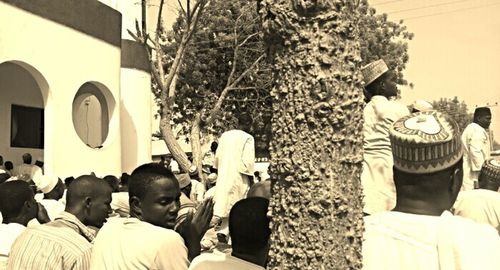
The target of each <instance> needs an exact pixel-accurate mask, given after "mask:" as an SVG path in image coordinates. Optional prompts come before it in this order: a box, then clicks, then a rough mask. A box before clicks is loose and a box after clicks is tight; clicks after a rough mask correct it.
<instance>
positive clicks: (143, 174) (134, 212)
mask: <svg viewBox="0 0 500 270" xmlns="http://www.w3.org/2000/svg"><path fill="white" fill-rule="evenodd" d="M128 192H129V203H130V215H131V216H132V217H135V218H138V219H139V220H142V221H145V222H148V223H150V224H153V225H156V226H159V227H162V228H167V229H173V228H174V227H175V224H176V218H177V213H178V212H179V208H180V196H181V191H180V188H179V183H178V182H177V179H176V178H175V176H174V174H173V173H172V172H171V171H170V170H169V169H167V168H165V167H163V166H161V165H160V164H157V163H148V164H144V165H141V166H140V167H138V168H137V169H135V170H134V172H133V173H132V175H131V177H130V181H129V188H128Z"/></svg>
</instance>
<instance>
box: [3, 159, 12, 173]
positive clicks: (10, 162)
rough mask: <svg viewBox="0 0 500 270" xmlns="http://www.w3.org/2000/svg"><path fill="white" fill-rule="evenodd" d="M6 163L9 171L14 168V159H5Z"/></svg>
mask: <svg viewBox="0 0 500 270" xmlns="http://www.w3.org/2000/svg"><path fill="white" fill-rule="evenodd" d="M4 165H5V169H7V170H9V171H10V170H12V169H14V164H12V161H5V164H4Z"/></svg>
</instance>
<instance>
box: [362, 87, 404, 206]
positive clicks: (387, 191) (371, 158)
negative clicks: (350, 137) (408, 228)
mask: <svg viewBox="0 0 500 270" xmlns="http://www.w3.org/2000/svg"><path fill="white" fill-rule="evenodd" d="M409 113H410V112H409V111H408V108H407V107H406V106H404V105H403V104H401V103H399V102H397V101H394V100H388V99H387V98H386V97H384V96H373V97H372V99H371V100H370V102H368V104H366V107H365V108H364V110H363V118H364V124H363V136H364V138H363V151H364V152H363V171H362V173H361V184H362V186H363V193H364V198H363V201H364V204H365V205H364V208H363V212H365V213H368V214H374V213H378V212H382V211H388V210H391V209H392V208H394V206H395V204H396V188H395V186H394V181H393V178H392V166H393V157H392V150H391V141H390V139H389V128H390V127H391V125H392V123H394V122H395V121H396V120H398V119H399V118H401V117H403V116H406V115H408V114H409Z"/></svg>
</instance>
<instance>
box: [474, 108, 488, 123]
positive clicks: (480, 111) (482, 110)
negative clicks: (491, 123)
mask: <svg viewBox="0 0 500 270" xmlns="http://www.w3.org/2000/svg"><path fill="white" fill-rule="evenodd" d="M485 115H491V109H490V108H488V107H477V108H476V109H475V110H474V116H473V119H474V120H477V119H478V118H479V117H481V116H485Z"/></svg>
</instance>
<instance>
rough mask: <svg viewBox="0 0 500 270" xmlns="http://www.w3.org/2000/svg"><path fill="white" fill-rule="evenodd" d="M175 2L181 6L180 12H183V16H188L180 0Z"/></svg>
mask: <svg viewBox="0 0 500 270" xmlns="http://www.w3.org/2000/svg"><path fill="white" fill-rule="evenodd" d="M177 3H179V7H180V8H181V11H182V14H184V17H187V16H188V15H187V12H186V10H185V9H184V7H183V6H182V3H181V0H177Z"/></svg>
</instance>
